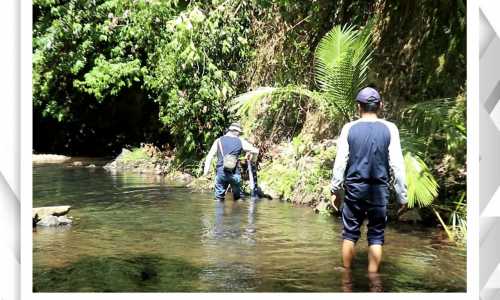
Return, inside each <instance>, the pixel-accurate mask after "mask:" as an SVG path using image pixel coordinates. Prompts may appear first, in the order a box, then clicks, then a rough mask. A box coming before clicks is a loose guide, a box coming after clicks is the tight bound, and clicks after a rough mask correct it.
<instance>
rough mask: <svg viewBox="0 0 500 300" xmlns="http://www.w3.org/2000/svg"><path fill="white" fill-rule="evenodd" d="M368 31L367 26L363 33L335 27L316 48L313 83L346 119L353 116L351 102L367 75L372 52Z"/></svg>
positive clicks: (351, 27)
mask: <svg viewBox="0 0 500 300" xmlns="http://www.w3.org/2000/svg"><path fill="white" fill-rule="evenodd" d="M370 30H371V27H370V26H368V27H367V28H365V30H364V31H360V30H355V29H354V27H353V26H344V27H341V26H335V27H334V28H333V29H332V30H330V31H329V32H328V33H327V34H326V35H325V36H324V37H323V38H322V39H321V41H320V43H319V44H318V47H317V48H316V52H315V59H316V69H315V70H316V73H315V78H316V82H317V83H318V85H319V88H320V89H321V91H323V92H324V93H327V97H326V98H327V99H328V103H329V104H330V106H331V107H333V109H335V111H336V112H337V114H338V113H341V114H343V115H344V117H345V120H349V119H351V118H352V117H353V115H354V111H355V106H354V105H352V104H353V103H352V100H353V99H354V98H355V95H356V93H357V92H358V91H359V89H360V88H361V87H362V86H363V84H364V82H365V81H366V78H367V75H368V66H369V64H370V61H371V59H372V58H371V56H372V53H373V48H372V46H371V32H370Z"/></svg>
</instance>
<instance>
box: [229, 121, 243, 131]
mask: <svg viewBox="0 0 500 300" xmlns="http://www.w3.org/2000/svg"><path fill="white" fill-rule="evenodd" d="M228 130H229V131H237V132H239V133H243V128H242V127H241V125H240V123H232V124H231V126H229V128H228Z"/></svg>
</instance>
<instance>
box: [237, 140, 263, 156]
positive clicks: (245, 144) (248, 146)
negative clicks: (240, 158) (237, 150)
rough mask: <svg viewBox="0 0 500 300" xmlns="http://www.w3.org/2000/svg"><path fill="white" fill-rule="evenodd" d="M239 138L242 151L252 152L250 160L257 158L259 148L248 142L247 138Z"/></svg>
mask: <svg viewBox="0 0 500 300" xmlns="http://www.w3.org/2000/svg"><path fill="white" fill-rule="evenodd" d="M240 140H241V147H242V148H243V151H245V152H247V153H248V152H249V153H251V154H252V161H256V160H257V156H258V155H259V149H257V148H255V147H254V146H253V145H252V144H250V143H249V142H248V141H247V140H245V139H244V138H240Z"/></svg>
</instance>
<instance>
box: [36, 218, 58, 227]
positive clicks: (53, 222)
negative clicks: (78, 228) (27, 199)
mask: <svg viewBox="0 0 500 300" xmlns="http://www.w3.org/2000/svg"><path fill="white" fill-rule="evenodd" d="M36 225H37V226H44V227H53V226H58V225H59V218H58V217H56V216H46V217H45V218H42V219H41V220H40V221H38V222H37V223H36Z"/></svg>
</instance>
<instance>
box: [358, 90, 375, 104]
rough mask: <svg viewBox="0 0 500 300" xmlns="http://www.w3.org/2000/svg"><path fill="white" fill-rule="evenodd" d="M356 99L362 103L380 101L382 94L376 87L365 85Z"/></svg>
mask: <svg viewBox="0 0 500 300" xmlns="http://www.w3.org/2000/svg"><path fill="white" fill-rule="evenodd" d="M356 101H358V102H360V103H378V102H380V94H379V93H378V91H377V90H376V89H374V88H371V87H365V88H364V89H362V90H361V91H359V93H358V95H357V96H356Z"/></svg>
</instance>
